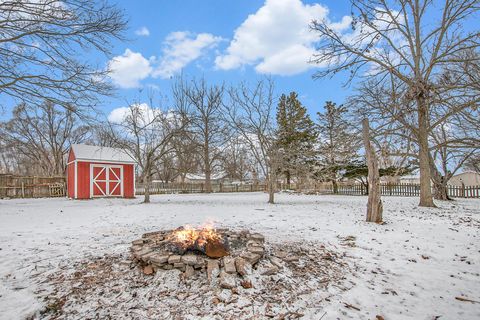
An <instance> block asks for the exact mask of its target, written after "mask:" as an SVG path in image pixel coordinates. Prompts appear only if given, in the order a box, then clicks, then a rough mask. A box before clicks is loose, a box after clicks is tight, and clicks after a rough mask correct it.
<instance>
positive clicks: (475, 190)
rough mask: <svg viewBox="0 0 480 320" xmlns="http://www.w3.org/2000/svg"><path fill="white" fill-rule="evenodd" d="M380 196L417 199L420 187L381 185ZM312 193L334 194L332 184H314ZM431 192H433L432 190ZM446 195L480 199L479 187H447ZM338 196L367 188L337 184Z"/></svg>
mask: <svg viewBox="0 0 480 320" xmlns="http://www.w3.org/2000/svg"><path fill="white" fill-rule="evenodd" d="M380 190H381V194H382V196H401V197H419V196H420V185H418V184H412V183H399V184H391V183H386V184H381V185H380ZM313 191H314V192H316V193H323V194H334V192H333V186H332V184H330V183H329V184H316V185H315V186H314V187H313ZM432 191H433V190H432ZM447 191H448V195H449V196H450V197H452V198H480V186H453V185H448V186H447ZM336 194H339V195H355V196H361V195H366V194H367V188H366V187H365V186H364V185H362V184H339V185H338V192H337V193H336Z"/></svg>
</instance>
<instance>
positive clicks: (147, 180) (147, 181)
mask: <svg viewBox="0 0 480 320" xmlns="http://www.w3.org/2000/svg"><path fill="white" fill-rule="evenodd" d="M143 183H144V185H145V196H144V199H143V203H150V173H149V172H147V174H146V175H145V177H144V178H143Z"/></svg>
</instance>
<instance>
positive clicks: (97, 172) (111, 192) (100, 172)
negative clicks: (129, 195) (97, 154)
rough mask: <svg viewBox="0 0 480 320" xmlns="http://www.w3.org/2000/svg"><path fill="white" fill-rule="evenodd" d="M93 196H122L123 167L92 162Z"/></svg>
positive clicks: (91, 188) (91, 194) (91, 190)
mask: <svg viewBox="0 0 480 320" xmlns="http://www.w3.org/2000/svg"><path fill="white" fill-rule="evenodd" d="M90 176H91V177H92V179H91V183H90V196H91V197H122V196H123V167H122V166H116V165H103V164H101V165H100V164H91V165H90Z"/></svg>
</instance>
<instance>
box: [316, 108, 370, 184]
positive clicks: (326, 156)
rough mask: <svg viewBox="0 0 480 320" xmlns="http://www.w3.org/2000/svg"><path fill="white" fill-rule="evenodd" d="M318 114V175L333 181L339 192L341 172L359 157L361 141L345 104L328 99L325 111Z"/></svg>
mask: <svg viewBox="0 0 480 320" xmlns="http://www.w3.org/2000/svg"><path fill="white" fill-rule="evenodd" d="M317 114H318V125H317V128H318V132H319V137H320V149H319V155H320V157H319V158H320V159H319V160H320V170H319V171H318V172H317V175H319V176H320V177H321V178H322V179H325V180H327V181H330V182H332V184H333V191H334V193H337V191H338V186H337V181H338V179H339V178H340V176H339V172H340V171H341V170H342V169H344V168H345V167H346V166H347V165H348V164H349V163H352V161H355V159H357V158H358V155H357V150H358V149H359V146H360V143H361V141H360V139H359V137H358V135H357V134H355V133H353V132H352V130H351V128H352V125H351V123H350V122H349V121H348V119H347V108H346V107H344V106H343V105H340V106H338V107H337V105H336V103H333V102H331V101H327V102H326V104H325V111H324V112H323V113H321V112H318V113H317Z"/></svg>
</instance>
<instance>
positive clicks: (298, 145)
mask: <svg viewBox="0 0 480 320" xmlns="http://www.w3.org/2000/svg"><path fill="white" fill-rule="evenodd" d="M277 126H278V129H277V144H278V148H279V150H280V153H281V165H280V172H281V173H282V174H284V175H285V177H286V179H287V184H288V185H290V182H291V178H292V176H294V175H295V176H297V178H298V177H299V175H301V174H305V173H307V172H310V165H311V164H312V163H313V159H314V153H315V151H314V144H315V142H316V140H317V132H316V128H315V123H314V122H313V121H312V120H311V119H310V116H309V115H308V113H307V109H306V108H305V107H304V106H303V105H302V104H301V102H300V101H299V100H298V94H297V93H295V92H291V93H290V95H289V96H288V97H287V96H286V95H285V94H282V96H281V97H280V101H279V103H278V107H277Z"/></svg>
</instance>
